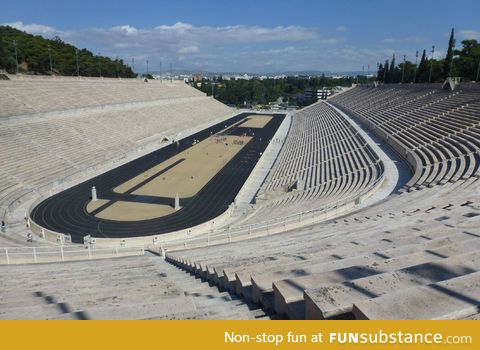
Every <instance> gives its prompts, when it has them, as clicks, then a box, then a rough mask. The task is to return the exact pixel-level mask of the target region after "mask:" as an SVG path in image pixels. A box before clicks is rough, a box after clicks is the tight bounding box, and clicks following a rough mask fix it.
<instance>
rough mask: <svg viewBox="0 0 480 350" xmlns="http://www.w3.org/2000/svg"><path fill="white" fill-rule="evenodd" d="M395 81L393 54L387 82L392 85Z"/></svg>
mask: <svg viewBox="0 0 480 350" xmlns="http://www.w3.org/2000/svg"><path fill="white" fill-rule="evenodd" d="M394 79H395V54H393V57H392V62H391V63H390V71H389V72H388V81H389V82H390V83H394V82H395V81H394Z"/></svg>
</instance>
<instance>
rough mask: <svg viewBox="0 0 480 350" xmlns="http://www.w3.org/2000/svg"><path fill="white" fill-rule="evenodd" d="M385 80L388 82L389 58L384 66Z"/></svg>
mask: <svg viewBox="0 0 480 350" xmlns="http://www.w3.org/2000/svg"><path fill="white" fill-rule="evenodd" d="M383 82H384V83H388V60H385V65H384V66H383Z"/></svg>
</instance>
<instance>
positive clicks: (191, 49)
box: [178, 46, 199, 54]
mask: <svg viewBox="0 0 480 350" xmlns="http://www.w3.org/2000/svg"><path fill="white" fill-rule="evenodd" d="M198 51H199V49H198V47H197V46H187V47H182V48H180V49H179V50H178V53H181V54H187V53H197V52H198Z"/></svg>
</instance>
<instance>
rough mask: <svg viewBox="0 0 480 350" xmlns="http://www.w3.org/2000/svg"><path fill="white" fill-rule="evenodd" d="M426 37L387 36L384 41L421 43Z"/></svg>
mask: <svg viewBox="0 0 480 350" xmlns="http://www.w3.org/2000/svg"><path fill="white" fill-rule="evenodd" d="M424 40H425V39H424V38H422V37H419V36H408V37H405V38H385V39H383V40H382V42H384V43H421V42H422V41H424Z"/></svg>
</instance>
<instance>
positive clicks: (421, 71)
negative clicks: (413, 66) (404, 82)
mask: <svg viewBox="0 0 480 350" xmlns="http://www.w3.org/2000/svg"><path fill="white" fill-rule="evenodd" d="M427 63H428V59H427V52H426V50H425V49H423V53H422V58H421V59H420V64H419V65H418V71H417V81H418V82H424V81H425V72H426V71H427Z"/></svg>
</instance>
